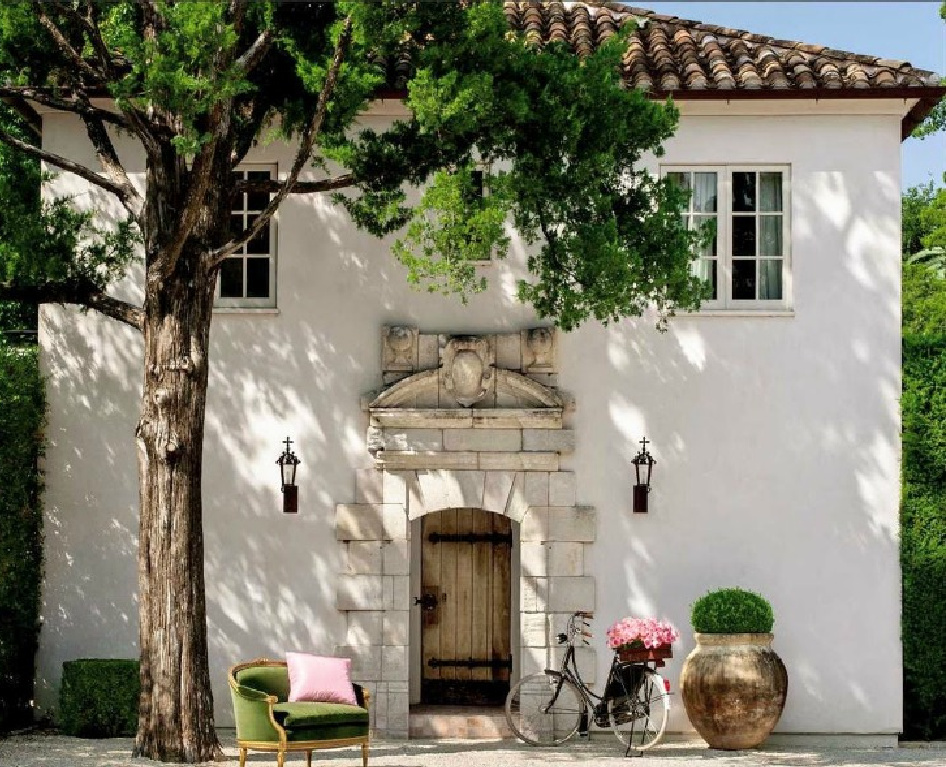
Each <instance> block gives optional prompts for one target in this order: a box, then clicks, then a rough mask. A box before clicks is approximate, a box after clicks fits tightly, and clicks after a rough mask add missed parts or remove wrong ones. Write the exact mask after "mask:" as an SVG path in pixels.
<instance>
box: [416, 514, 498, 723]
mask: <svg viewBox="0 0 946 767" xmlns="http://www.w3.org/2000/svg"><path fill="white" fill-rule="evenodd" d="M421 530H422V544H421V551H422V563H421V583H422V596H421V614H422V624H421V625H422V627H423V629H422V635H421V641H422V658H423V670H422V672H421V699H422V701H423V702H424V703H442V704H456V705H499V704H501V703H502V702H503V701H504V700H505V698H506V694H507V693H508V692H509V672H510V669H511V666H512V655H511V652H510V644H511V642H510V557H511V554H512V523H511V522H510V520H509V519H508V518H507V517H503V516H500V515H499V514H492V513H490V512H488V511H483V510H482V509H448V510H446V511H441V512H439V513H436V514H428V515H427V516H425V517H424V518H423V522H422V527H421Z"/></svg>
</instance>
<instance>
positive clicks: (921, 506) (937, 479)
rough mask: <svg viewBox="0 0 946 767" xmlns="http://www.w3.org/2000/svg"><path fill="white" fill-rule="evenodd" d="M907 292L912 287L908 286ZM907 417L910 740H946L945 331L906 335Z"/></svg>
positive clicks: (904, 557)
mask: <svg viewBox="0 0 946 767" xmlns="http://www.w3.org/2000/svg"><path fill="white" fill-rule="evenodd" d="M904 287H905V289H908V288H909V287H910V282H909V279H908V280H907V281H905V285H904ZM943 296H944V298H946V284H944V288H943ZM902 411H903V500H902V505H901V512H900V514H901V519H900V525H901V540H900V556H901V566H902V568H903V672H904V736H905V737H907V738H922V739H942V738H946V328H944V333H943V334H940V335H933V334H931V333H928V332H927V333H911V332H909V330H908V329H905V332H904V338H903V400H902Z"/></svg>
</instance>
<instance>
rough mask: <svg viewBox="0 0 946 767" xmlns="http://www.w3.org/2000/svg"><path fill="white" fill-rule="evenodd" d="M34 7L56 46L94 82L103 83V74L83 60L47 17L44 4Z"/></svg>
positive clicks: (37, 4)
mask: <svg viewBox="0 0 946 767" xmlns="http://www.w3.org/2000/svg"><path fill="white" fill-rule="evenodd" d="M34 7H35V8H36V16H37V18H38V19H39V22H40V24H42V25H43V26H44V27H46V30H47V31H48V32H49V34H50V35H51V36H52V38H53V40H54V41H55V42H56V45H58V46H59V50H61V51H62V52H63V53H64V54H65V55H66V58H68V59H70V60H71V61H72V63H73V64H74V65H75V67H76V68H77V69H78V70H79V71H80V72H82V74H84V75H85V76H86V77H88V78H90V79H91V80H92V81H93V82H101V81H102V79H103V77H102V73H101V72H96V71H95V70H94V69H93V68H92V67H91V66H90V65H89V63H88V62H87V61H86V60H85V59H83V58H82V56H81V55H80V54H79V52H78V51H76V49H75V48H73V47H72V45H71V44H70V42H69V41H68V40H67V39H66V36H65V35H64V34H63V33H62V31H61V30H60V29H59V27H57V26H56V25H55V23H53V20H52V19H50V18H49V16H47V15H46V11H44V10H43V5H42V3H36V5H35V6H34Z"/></svg>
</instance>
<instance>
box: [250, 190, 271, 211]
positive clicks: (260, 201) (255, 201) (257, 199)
mask: <svg viewBox="0 0 946 767" xmlns="http://www.w3.org/2000/svg"><path fill="white" fill-rule="evenodd" d="M267 205H269V192H249V193H247V195H246V209H247V210H262V209H263V208H265V207H266V206H267Z"/></svg>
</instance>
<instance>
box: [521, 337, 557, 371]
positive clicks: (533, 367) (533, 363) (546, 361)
mask: <svg viewBox="0 0 946 767" xmlns="http://www.w3.org/2000/svg"><path fill="white" fill-rule="evenodd" d="M525 345H526V349H525V350H524V351H525V352H526V354H525V355H523V357H524V359H523V363H524V364H523V368H524V369H525V370H528V371H529V372H530V373H551V372H553V371H554V370H555V331H554V330H553V329H552V328H533V329H532V330H529V331H527V332H526V344H525Z"/></svg>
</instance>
